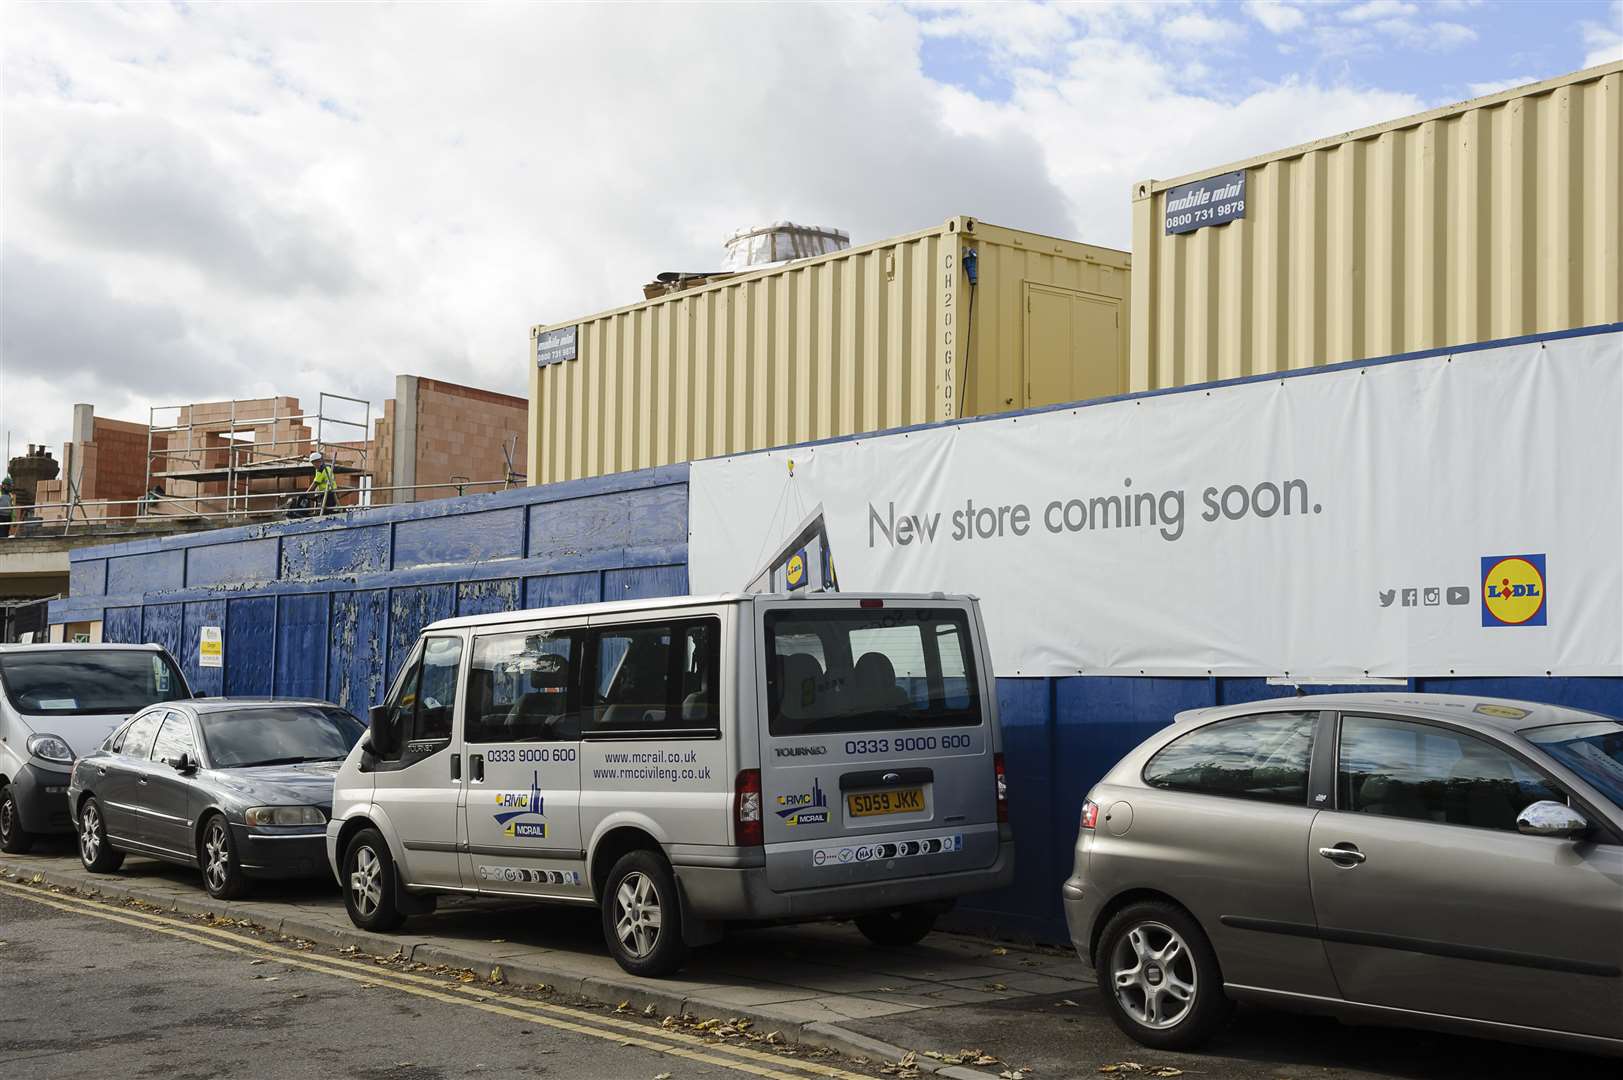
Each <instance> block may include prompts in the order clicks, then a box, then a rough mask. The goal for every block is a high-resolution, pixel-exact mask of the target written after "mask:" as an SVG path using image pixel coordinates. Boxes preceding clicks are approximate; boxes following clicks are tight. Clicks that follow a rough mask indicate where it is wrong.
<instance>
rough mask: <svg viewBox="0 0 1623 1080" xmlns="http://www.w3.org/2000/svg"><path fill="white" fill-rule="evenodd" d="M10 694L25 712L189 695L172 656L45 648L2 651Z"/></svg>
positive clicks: (118, 709)
mask: <svg viewBox="0 0 1623 1080" xmlns="http://www.w3.org/2000/svg"><path fill="white" fill-rule="evenodd" d="M0 674H3V675H4V676H5V679H4V681H5V684H6V696H7V697H9V698H10V699H11V707H12V708H14V709H16V710H17V711H18V712H20V713H56V714H65V715H70V716H71V715H80V716H83V715H88V714H94V713H132V712H135V711H136V710H138V709H144V708H146V707H147V706H148V705H153V704H156V703H157V702H160V701H175V700H177V699H179V698H183V697H188V696H190V695H188V694H187V692H186V684H185V683H183V682H181V679H180V673H179V672H178V671H176V670H175V665H174V664H173V663H172V662H171V661H170V659H169V657H168V656H166V655H164V654H163V653H160V652H149V651H147V650H145V649H94V648H83V649H40V650H39V651H37V652H35V651H31V650H23V651H20V652H12V653H6V654H5V655H4V656H0Z"/></svg>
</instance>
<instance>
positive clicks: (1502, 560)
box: [1482, 555, 1550, 626]
mask: <svg viewBox="0 0 1623 1080" xmlns="http://www.w3.org/2000/svg"><path fill="white" fill-rule="evenodd" d="M1547 592H1548V588H1547V581H1546V578H1545V572H1544V556H1543V555H1484V556H1483V557H1482V625H1483V626H1544V625H1546V624H1547V623H1548V622H1549V616H1550V611H1549V605H1548V599H1547V596H1546V593H1547Z"/></svg>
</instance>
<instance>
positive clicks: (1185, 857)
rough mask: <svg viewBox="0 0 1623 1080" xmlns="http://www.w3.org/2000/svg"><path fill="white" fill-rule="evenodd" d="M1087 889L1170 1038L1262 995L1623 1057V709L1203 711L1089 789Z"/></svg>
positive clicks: (1431, 705)
mask: <svg viewBox="0 0 1623 1080" xmlns="http://www.w3.org/2000/svg"><path fill="white" fill-rule="evenodd" d="M1063 900H1064V905H1065V914H1066V920H1067V922H1068V923H1069V926H1070V933H1071V939H1072V942H1073V944H1074V945H1075V947H1076V950H1077V952H1078V954H1079V955H1080V956H1081V957H1082V959H1083V961H1084V962H1085V963H1087V964H1089V965H1091V966H1093V967H1094V968H1095V970H1096V971H1097V972H1098V977H1099V987H1100V991H1101V995H1102V997H1103V1000H1104V1003H1105V1007H1106V1009H1107V1010H1108V1011H1109V1012H1110V1014H1111V1016H1112V1017H1113V1018H1114V1019H1115V1021H1116V1023H1117V1024H1118V1025H1119V1026H1120V1027H1121V1028H1122V1029H1123V1030H1124V1031H1126V1032H1127V1033H1128V1034H1129V1035H1131V1036H1133V1037H1134V1038H1135V1039H1137V1040H1138V1041H1139V1042H1141V1043H1143V1044H1145V1045H1147V1046H1151V1047H1155V1048H1158V1049H1189V1048H1192V1047H1194V1046H1197V1045H1199V1044H1200V1043H1201V1042H1203V1041H1204V1040H1205V1039H1206V1038H1208V1037H1209V1036H1210V1035H1212V1034H1213V1033H1214V1032H1215V1031H1216V1030H1217V1029H1218V1028H1219V1027H1220V1026H1221V1024H1222V1023H1223V1022H1224V1020H1225V1019H1226V1017H1227V1015H1228V1011H1229V1006H1230V1004H1231V1003H1232V1002H1234V1001H1251V1002H1257V1003H1262V1004H1267V1005H1271V1006H1275V1007H1283V1008H1287V1009H1296V1010H1302V1011H1308V1012H1319V1013H1325V1014H1329V1015H1332V1016H1337V1017H1340V1018H1342V1019H1346V1020H1351V1021H1356V1022H1365V1023H1378V1024H1395V1025H1403V1026H1413V1027H1426V1028H1431V1029H1436V1030H1448V1031H1455V1032H1462V1033H1465V1034H1472V1035H1481V1036H1486V1037H1490V1038H1503V1039H1510V1040H1515V1041H1522V1042H1533V1043H1543V1044H1546V1045H1556V1046H1563V1047H1569V1048H1574V1049H1581V1050H1587V1051H1590V1052H1594V1053H1610V1054H1619V1053H1623V724H1620V723H1619V722H1618V721H1616V720H1614V719H1611V718H1609V717H1605V716H1601V715H1599V714H1596V713H1589V712H1579V711H1576V710H1573V709H1565V708H1556V707H1553V706H1549V705H1539V704H1534V703H1532V702H1526V701H1507V700H1497V699H1485V698H1473V697H1459V696H1451V695H1440V694H1374V693H1371V694H1345V695H1323V696H1316V697H1296V698H1288V699H1281V700H1277V701H1268V702H1258V703H1255V704H1250V705H1234V706H1225V707H1222V708H1217V709H1205V710H1200V711H1197V712H1192V713H1185V714H1182V715H1180V716H1179V717H1178V718H1177V720H1176V722H1175V723H1173V724H1172V725H1171V726H1170V727H1167V728H1165V729H1163V730H1161V731H1159V732H1157V733H1156V734H1155V735H1154V736H1152V737H1151V738H1149V739H1147V740H1146V741H1145V742H1143V743H1142V744H1140V745H1139V746H1138V747H1137V748H1136V749H1135V750H1133V751H1132V752H1131V753H1129V754H1128V755H1127V756H1126V757H1125V758H1123V759H1122V760H1121V761H1120V762H1119V763H1118V764H1117V765H1116V766H1115V768H1113V769H1112V770H1111V771H1110V773H1109V774H1108V775H1106V777H1105V778H1104V779H1103V780H1102V781H1100V783H1099V784H1098V785H1096V786H1095V787H1094V789H1093V790H1092V791H1091V792H1090V793H1089V794H1088V798H1087V801H1086V802H1085V803H1084V804H1083V807H1082V821H1081V829H1080V831H1079V836H1078V840H1077V845H1076V852H1075V868H1074V872H1073V874H1072V876H1071V877H1070V879H1069V880H1067V881H1066V882H1065V884H1064V886H1063Z"/></svg>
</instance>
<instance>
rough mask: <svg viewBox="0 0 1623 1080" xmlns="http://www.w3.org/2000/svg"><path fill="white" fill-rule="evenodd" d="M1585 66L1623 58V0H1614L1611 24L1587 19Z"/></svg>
mask: <svg viewBox="0 0 1623 1080" xmlns="http://www.w3.org/2000/svg"><path fill="white" fill-rule="evenodd" d="M1583 36H1584V48H1585V49H1586V50H1587V51H1586V52H1585V54H1584V67H1586V68H1588V67H1595V66H1597V65H1599V64H1611V63H1615V62H1617V61H1619V60H1623V0H1612V20H1611V24H1610V25H1607V24H1605V23H1598V22H1591V21H1587V20H1586V21H1585V22H1584V24H1583Z"/></svg>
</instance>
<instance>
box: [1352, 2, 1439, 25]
mask: <svg viewBox="0 0 1623 1080" xmlns="http://www.w3.org/2000/svg"><path fill="white" fill-rule="evenodd" d="M1419 11H1420V9H1419V8H1418V7H1416V6H1415V5H1414V4H1408V3H1404V2H1402V0H1364V3H1361V4H1354V5H1353V6H1352V7H1350V8H1343V9H1342V11H1341V18H1342V19H1343V20H1345V21H1346V22H1374V21H1376V20H1378V19H1407V18H1409V17H1410V16H1413V15H1416V14H1418V13H1419Z"/></svg>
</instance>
